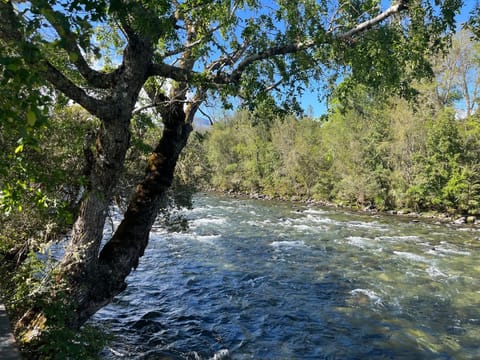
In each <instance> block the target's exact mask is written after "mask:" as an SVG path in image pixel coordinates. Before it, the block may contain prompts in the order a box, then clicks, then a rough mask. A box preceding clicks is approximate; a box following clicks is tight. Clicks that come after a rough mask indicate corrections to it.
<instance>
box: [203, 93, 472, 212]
mask: <svg viewBox="0 0 480 360" xmlns="http://www.w3.org/2000/svg"><path fill="white" fill-rule="evenodd" d="M427 94H431V93H429V92H426V93H420V96H419V98H418V99H419V101H418V102H417V103H416V104H415V103H409V102H407V101H405V100H403V99H401V98H398V97H391V98H389V99H387V100H383V101H380V100H379V98H378V97H376V96H372V95H371V94H369V93H368V91H366V89H365V88H362V87H360V88H358V89H357V90H356V92H351V93H350V96H349V97H348V98H345V99H344V100H343V101H342V102H340V103H338V105H337V107H336V108H335V109H334V110H333V111H332V112H331V113H330V115H329V116H328V120H327V121H319V120H318V119H311V118H307V117H302V118H296V117H294V116H288V115H287V116H277V117H275V118H274V119H273V120H272V119H270V118H269V119H267V120H265V121H264V122H263V121H262V119H261V117H259V114H258V112H256V113H250V114H249V113H246V112H242V113H237V114H236V115H234V116H233V117H231V118H228V119H226V120H225V121H224V122H219V123H216V124H215V125H214V126H213V127H212V129H211V130H210V131H209V132H208V134H207V136H205V138H204V142H203V151H204V152H205V153H206V154H205V158H204V159H203V160H200V162H201V163H205V162H207V163H208V164H209V166H208V167H207V168H208V169H210V170H211V174H210V175H209V176H211V177H210V182H209V183H208V185H206V186H207V187H209V186H212V187H213V188H216V189H219V190H223V191H230V190H231V191H240V192H244V193H263V194H266V195H269V196H273V197H281V198H292V197H294V198H303V199H316V200H323V201H330V202H332V201H333V202H335V203H339V204H343V205H348V206H353V207H372V208H373V207H374V208H377V209H384V210H385V209H403V208H406V209H416V210H423V211H425V210H436V211H448V212H457V213H462V214H477V213H478V212H479V204H480V192H479V190H480V181H479V180H480V178H479V172H478V169H479V166H480V163H479V158H480V157H479V156H478V154H479V153H478V152H479V144H480V141H479V139H480V137H479V136H480V127H479V125H478V124H479V122H478V120H476V119H475V118H469V119H464V120H456V119H455V115H454V113H453V111H452V109H451V108H445V107H444V108H440V109H438V108H432V107H431V106H430V105H431V102H429V101H424V99H425V96H427ZM253 116H255V120H254V121H253V122H252V117H253ZM199 152H200V151H199ZM205 175H207V174H205ZM205 179H206V180H207V179H208V178H207V177H206V178H205Z"/></svg>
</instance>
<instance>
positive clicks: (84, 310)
mask: <svg viewBox="0 0 480 360" xmlns="http://www.w3.org/2000/svg"><path fill="white" fill-rule="evenodd" d="M162 118H163V122H164V129H163V134H162V137H161V139H160V141H159V143H158V145H157V146H156V148H155V149H154V151H153V152H152V154H151V155H150V157H149V159H148V164H147V168H146V172H145V176H144V179H143V181H142V182H141V183H140V184H139V185H138V186H137V188H136V190H135V193H134V195H133V197H132V199H131V200H130V203H129V206H128V209H127V211H126V212H125V214H124V218H123V220H122V222H121V223H120V225H119V226H118V228H117V230H116V231H115V233H114V234H113V236H112V238H111V239H110V240H109V241H108V242H107V243H106V244H105V246H104V247H103V249H102V250H101V252H100V254H99V255H98V257H95V259H90V260H94V261H88V262H87V263H88V267H87V268H85V271H84V272H82V273H79V272H78V271H77V270H74V271H73V273H71V274H68V275H69V276H71V277H70V279H69V282H70V284H69V285H70V286H71V287H72V286H73V288H74V289H78V290H73V294H74V299H73V300H74V301H75V310H76V311H75V318H74V319H73V320H74V321H73V323H72V325H73V326H76V327H78V326H81V325H82V324H83V323H84V322H85V321H86V320H88V319H89V318H90V317H91V316H92V315H93V314H94V313H95V312H96V311H98V310H99V309H100V308H101V307H103V306H104V305H106V304H108V303H109V302H110V301H111V300H112V299H113V297H115V296H116V295H117V294H119V293H120V292H121V291H122V290H124V289H125V287H126V283H125V278H126V277H127V276H128V274H129V273H130V272H131V270H132V269H133V268H136V267H137V265H138V261H139V258H140V257H141V256H142V255H143V253H144V250H145V248H146V246H147V244H148V239H149V233H150V230H151V228H152V225H153V223H154V221H155V219H156V217H157V215H158V212H159V210H160V208H161V206H162V204H163V200H164V197H165V196H166V193H167V191H168V189H169V187H170V185H171V184H172V181H173V177H174V171H175V166H176V163H177V160H178V157H179V155H180V153H181V151H182V149H183V148H184V147H185V145H186V143H187V140H188V137H189V135H190V133H191V131H192V125H191V121H190V120H189V116H188V115H187V114H186V113H185V111H184V110H183V103H172V104H170V106H168V108H166V109H164V110H163V111H162ZM72 280H73V281H72Z"/></svg>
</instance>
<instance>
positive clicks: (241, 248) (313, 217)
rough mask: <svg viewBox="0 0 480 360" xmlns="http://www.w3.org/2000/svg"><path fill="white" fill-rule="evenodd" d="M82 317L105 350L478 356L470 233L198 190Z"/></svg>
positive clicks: (475, 247) (476, 260)
mask: <svg viewBox="0 0 480 360" xmlns="http://www.w3.org/2000/svg"><path fill="white" fill-rule="evenodd" d="M182 212H183V213H184V215H185V216H186V218H187V219H188V222H189V230H188V231H186V232H179V233H168V232H166V231H165V230H163V229H162V228H160V227H159V226H155V227H154V230H153V231H152V234H151V238H150V244H149V247H148V249H147V251H146V253H145V256H144V257H143V258H142V259H141V262H140V265H139V267H138V268H137V270H136V271H134V272H133V273H132V274H131V276H130V277H129V278H128V288H127V290H125V291H124V292H123V293H122V294H121V295H120V296H118V297H117V298H116V299H115V301H114V302H113V303H112V304H110V305H108V306H107V307H105V308H104V309H102V310H101V311H100V312H99V313H97V314H96V315H95V317H94V319H93V320H92V322H93V323H95V324H101V325H103V326H104V327H105V328H106V329H108V331H109V332H110V333H111V334H113V335H114V336H115V339H114V340H113V341H112V342H111V343H110V344H109V346H108V347H107V348H106V349H105V350H104V351H103V353H102V357H103V358H104V359H163V358H165V359H215V360H219V359H480V343H479V341H480V231H479V230H478V229H476V228H471V227H454V226H447V225H437V224H434V223H429V222H412V221H409V220H408V219H401V218H398V217H392V216H380V215H376V216H371V215H370V216H369V215H364V214H358V213H351V212H346V211H342V210H332V209H325V208H320V207H314V206H307V205H301V204H288V203H282V202H274V201H259V200H250V199H232V198H226V197H222V196H217V195H211V194H209V195H204V194H200V195H196V196H195V198H194V207H193V209H190V210H182Z"/></svg>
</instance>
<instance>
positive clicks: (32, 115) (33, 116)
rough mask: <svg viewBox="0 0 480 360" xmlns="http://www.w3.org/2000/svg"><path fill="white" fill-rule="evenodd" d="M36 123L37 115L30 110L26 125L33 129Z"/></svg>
mask: <svg viewBox="0 0 480 360" xmlns="http://www.w3.org/2000/svg"><path fill="white" fill-rule="evenodd" d="M36 122H37V115H36V114H35V112H34V111H33V110H30V111H29V112H28V113H27V124H28V126H30V127H33V126H34V125H35V123H36Z"/></svg>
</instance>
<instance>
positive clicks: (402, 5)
mask: <svg viewBox="0 0 480 360" xmlns="http://www.w3.org/2000/svg"><path fill="white" fill-rule="evenodd" d="M407 3H408V0H400V1H399V2H398V3H397V4H395V5H392V6H390V7H389V8H388V9H386V10H385V11H383V12H382V13H380V14H379V15H377V16H376V17H374V18H372V19H369V20H366V21H364V22H362V23H360V24H358V25H357V26H355V27H354V28H353V29H351V30H349V31H346V32H344V33H341V34H338V35H333V38H337V39H343V40H348V39H350V38H351V37H353V36H355V35H357V34H360V33H362V32H364V31H366V30H368V29H369V28H371V27H372V26H374V25H376V24H379V23H381V22H382V21H383V20H385V19H387V18H389V17H390V16H392V15H395V14H397V13H399V12H401V11H403V10H405V9H407ZM327 34H331V33H327ZM331 35H332V34H331ZM318 45H320V44H319V43H317V42H315V41H314V40H307V41H304V42H297V43H290V44H285V45H282V46H277V47H271V48H269V49H266V50H264V51H262V52H258V53H256V54H252V55H250V56H248V57H246V58H245V59H243V61H242V62H240V64H238V66H237V68H236V69H235V70H234V71H233V72H232V73H231V75H230V76H229V77H228V78H229V79H228V80H226V81H225V82H233V83H237V82H238V81H239V79H240V77H241V75H242V73H243V72H244V71H245V69H246V68H247V67H248V66H250V65H251V64H253V63H255V62H257V61H261V60H265V59H268V58H271V57H275V56H279V55H287V54H293V53H296V52H299V51H302V50H307V49H310V48H313V47H315V46H318Z"/></svg>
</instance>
